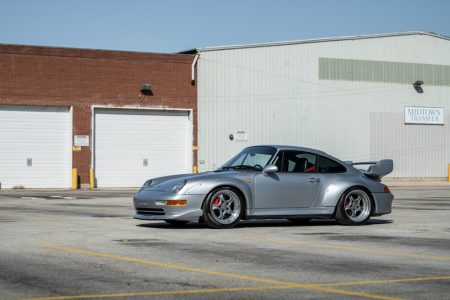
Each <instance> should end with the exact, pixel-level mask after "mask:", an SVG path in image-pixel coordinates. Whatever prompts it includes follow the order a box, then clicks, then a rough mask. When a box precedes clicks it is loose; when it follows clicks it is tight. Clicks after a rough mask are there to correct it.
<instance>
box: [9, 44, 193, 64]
mask: <svg viewBox="0 0 450 300" xmlns="http://www.w3.org/2000/svg"><path fill="white" fill-rule="evenodd" d="M0 53H7V54H23V55H42V56H60V57H79V58H114V59H131V60H133V59H137V60H139V59H154V58H157V59H167V60H183V59H184V58H187V57H188V53H159V52H144V51H130V50H110V49H92V48H73V47H59V46H41V45H20V44H4V43H0ZM189 56H191V55H189ZM189 59H191V58H189Z"/></svg>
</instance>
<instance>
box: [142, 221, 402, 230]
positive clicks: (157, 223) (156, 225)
mask: <svg viewBox="0 0 450 300" xmlns="http://www.w3.org/2000/svg"><path fill="white" fill-rule="evenodd" d="M391 223H394V221H393V220H380V219H372V220H370V221H369V222H368V223H367V224H365V225H359V226H370V225H383V224H391ZM136 226H137V227H144V228H158V229H184V230H189V229H201V228H205V229H209V227H208V226H206V224H204V223H198V222H189V223H187V224H184V225H171V224H168V223H166V222H164V221H162V222H161V221H153V222H151V223H142V224H137V225H136ZM321 226H341V225H339V224H337V223H336V221H335V220H328V219H327V220H320V219H316V220H312V221H310V222H308V223H306V224H301V225H298V224H294V223H292V222H289V221H287V220H248V221H241V222H239V224H237V225H236V227H234V228H233V229H239V228H251V227H321Z"/></svg>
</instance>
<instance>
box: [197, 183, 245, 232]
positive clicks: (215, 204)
mask: <svg viewBox="0 0 450 300" xmlns="http://www.w3.org/2000/svg"><path fill="white" fill-rule="evenodd" d="M243 214H244V202H243V200H242V197H241V196H240V194H239V193H238V192H237V191H236V190H234V189H232V188H229V187H221V188H218V189H215V190H213V191H212V192H211V193H210V194H209V195H208V197H207V198H206V201H205V204H204V206H203V220H204V222H205V224H206V226H208V227H211V228H216V229H225V228H233V227H234V226H236V224H237V223H239V221H240V220H241V219H242V216H243Z"/></svg>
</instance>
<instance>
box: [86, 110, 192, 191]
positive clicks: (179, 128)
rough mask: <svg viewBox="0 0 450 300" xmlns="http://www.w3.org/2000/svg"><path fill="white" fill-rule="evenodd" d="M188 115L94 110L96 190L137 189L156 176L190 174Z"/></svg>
mask: <svg viewBox="0 0 450 300" xmlns="http://www.w3.org/2000/svg"><path fill="white" fill-rule="evenodd" d="M189 128H190V120H189V113H188V112H182V111H153V110H132V109H95V120H94V130H95V135H94V136H95V141H94V168H95V178H96V182H97V187H138V186H141V185H142V184H143V183H144V182H145V181H146V180H148V179H150V178H155V177H159V176H165V175H172V174H180V173H188V172H191V149H192V148H191V147H192V143H191V135H190V129H189Z"/></svg>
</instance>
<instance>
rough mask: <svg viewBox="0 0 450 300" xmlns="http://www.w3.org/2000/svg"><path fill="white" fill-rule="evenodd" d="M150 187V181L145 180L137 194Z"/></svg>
mask: <svg viewBox="0 0 450 300" xmlns="http://www.w3.org/2000/svg"><path fill="white" fill-rule="evenodd" d="M151 185H152V180H151V179H150V180H147V181H146V182H144V184H143V185H142V186H141V188H140V189H139V192H140V191H142V190H143V189H146V188H148V187H150V186H151Z"/></svg>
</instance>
